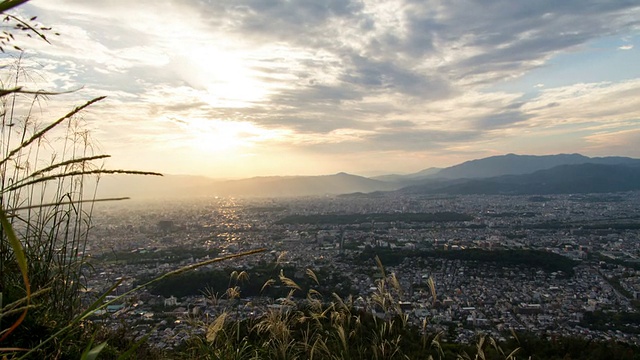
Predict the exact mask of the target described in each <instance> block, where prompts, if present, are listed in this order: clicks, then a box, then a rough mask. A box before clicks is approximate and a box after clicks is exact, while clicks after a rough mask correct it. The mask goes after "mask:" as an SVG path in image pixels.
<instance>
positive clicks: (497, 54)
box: [16, 0, 640, 178]
mask: <svg viewBox="0 0 640 360" xmlns="http://www.w3.org/2000/svg"><path fill="white" fill-rule="evenodd" d="M18 13H19V14H21V15H23V16H24V17H26V18H29V17H31V16H33V15H38V21H39V22H42V23H43V24H46V25H47V26H51V27H52V28H53V31H56V32H59V33H60V36H49V39H50V41H51V44H47V43H45V42H43V41H39V40H38V39H33V40H29V39H26V38H24V37H21V38H20V39H18V42H17V43H16V44H19V45H20V46H21V47H23V48H25V49H26V53H25V60H24V63H25V64H28V65H29V66H30V67H31V68H33V69H35V70H36V71H37V73H38V76H36V78H37V79H38V85H37V86H38V87H39V88H43V89H47V90H55V91H66V90H73V89H78V88H81V89H80V90H78V91H76V92H73V93H71V94H67V95H64V96H60V97H56V98H55V100H54V101H50V102H49V103H48V104H47V106H46V107H44V110H43V111H45V112H46V113H45V117H46V118H51V116H52V115H59V114H64V113H66V112H67V111H68V109H69V108H70V107H72V106H75V105H78V104H80V103H83V102H84V101H86V100H88V99H90V98H92V97H95V96H102V95H106V96H107V99H106V100H104V101H102V102H101V103H98V104H96V105H95V106H93V107H91V108H90V109H89V111H88V112H86V113H85V114H84V115H83V117H84V119H85V121H86V126H87V127H88V128H89V129H91V130H92V136H93V138H94V139H95V140H94V141H95V142H96V143H97V144H99V147H100V149H101V150H102V151H103V152H105V153H109V154H112V155H113V158H112V159H109V161H108V163H107V164H108V165H109V166H110V167H112V168H134V169H139V170H153V171H159V172H163V173H169V174H193V175H205V176H210V177H218V178H241V177H250V176H262V175H319V174H331V173H336V172H339V171H349V172H351V173H356V174H361V175H375V174H381V173H391V172H398V173H408V172H414V171H418V170H421V169H425V168H428V167H432V166H435V167H444V166H450V165H454V164H456V163H460V162H462V161H465V160H470V159H477V158H482V157H487V156H492V155H499V154H505V153H510V152H513V153H519V154H536V155H542V154H554V153H581V154H584V155H587V156H607V155H620V156H630V157H640V147H638V146H637V144H638V143H639V142H640V130H638V129H639V128H640V127H639V121H640V67H638V66H637V64H638V63H640V55H639V53H638V39H640V27H639V25H638V19H639V18H640V4H638V3H637V2H635V1H611V2H602V1H563V2H557V1H536V2H512V1H491V2H483V3H482V4H480V3H477V2H473V1H461V2H440V1H397V0H394V1H329V2H321V1H193V2H181V1H163V2H157V1H149V0H141V1H135V2H131V1H120V0H114V1H106V2H104V1H102V2H94V1H83V0H63V1H50V0H34V1H31V2H29V3H28V4H26V5H25V6H23V7H21V8H20V9H18ZM50 115H51V116H50Z"/></svg>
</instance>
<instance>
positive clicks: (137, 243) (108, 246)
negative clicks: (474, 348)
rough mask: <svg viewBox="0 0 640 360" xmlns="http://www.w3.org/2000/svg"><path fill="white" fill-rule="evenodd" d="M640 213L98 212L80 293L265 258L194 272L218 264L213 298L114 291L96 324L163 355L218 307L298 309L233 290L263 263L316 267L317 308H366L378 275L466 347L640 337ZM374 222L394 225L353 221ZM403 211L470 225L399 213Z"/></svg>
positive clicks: (450, 207)
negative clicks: (511, 340)
mask: <svg viewBox="0 0 640 360" xmlns="http://www.w3.org/2000/svg"><path fill="white" fill-rule="evenodd" d="M637 204H640V193H639V192H628V193H616V194H581V195H546V196H544V197H542V196H482V195H475V196H462V195H460V196H423V197H415V196H411V197H401V196H398V195H397V194H394V195H393V196H391V195H377V196H375V195H371V196H368V195H347V196H326V197H315V198H292V199H240V198H237V199H234V198H211V199H199V200H194V201H187V200H183V201H175V202H166V201H163V202H133V201H130V202H123V203H113V204H107V205H102V204H101V205H100V206H99V207H98V208H97V209H96V210H95V213H94V215H93V226H94V227H93V229H92V232H91V233H90V238H89V240H88V242H87V248H86V250H85V251H86V254H85V255H87V256H89V257H90V263H91V265H92V266H93V270H92V271H91V272H89V273H88V279H89V280H88V282H87V289H86V294H85V297H86V299H87V301H89V300H90V299H95V298H97V297H98V296H99V295H101V294H102V293H103V292H104V291H106V290H107V289H109V288H110V287H111V286H112V285H114V284H116V282H118V281H120V283H119V285H118V286H117V288H116V289H115V290H114V292H113V295H112V296H113V297H112V298H115V297H116V296H118V295H121V294H124V293H126V292H127V291H130V290H132V289H134V288H135V287H136V286H138V285H140V284H141V282H142V281H143V280H149V279H152V278H154V277H158V276H161V275H162V274H164V273H168V272H170V271H173V270H176V269H179V268H181V267H184V266H188V265H191V264H194V263H197V262H199V261H206V260H208V259H211V258H214V257H216V256H224V255H230V254H236V253H241V252H243V251H248V250H252V249H266V250H265V251H263V252H260V253H258V254H254V255H250V256H245V257H240V258H236V259H232V260H229V261H226V262H220V263H215V264H210V265H207V266H204V267H202V268H198V269H195V270H192V272H193V273H199V272H204V273H206V272H214V271H224V274H226V275H227V279H226V280H222V281H219V282H222V284H218V285H220V286H221V287H220V289H221V290H220V291H218V292H216V291H214V288H215V284H214V285H211V284H208V285H207V286H208V287H207V286H205V284H199V286H196V287H195V288H188V289H184V288H182V287H181V286H178V285H176V284H175V283H174V284H173V285H172V284H171V283H169V284H168V285H167V284H165V285H166V286H154V285H151V286H148V287H144V288H142V289H141V290H137V291H134V292H132V293H131V294H130V295H127V296H125V297H118V298H117V301H115V302H114V303H112V304H110V305H109V306H108V307H107V308H106V309H105V310H104V311H103V312H102V313H100V314H99V315H96V316H95V318H94V321H99V322H105V323H107V324H109V326H112V327H113V328H114V329H115V328H117V327H119V326H123V324H126V325H125V326H127V327H129V328H131V329H135V330H134V331H133V334H134V336H137V337H138V338H141V337H143V336H145V335H148V336H150V337H149V339H150V344H153V345H154V346H157V347H160V348H166V349H171V348H173V347H175V346H178V345H179V344H180V343H181V342H183V341H184V340H186V339H188V338H189V337H190V336H193V335H194V334H202V333H203V332H204V331H206V320H207V319H209V321H211V319H215V317H216V316H217V315H218V314H220V313H221V312H222V311H224V310H225V309H228V308H230V307H233V308H234V309H237V311H236V313H235V315H236V316H238V317H239V318H246V317H250V316H251V317H258V316H259V315H260V314H262V313H263V312H264V311H265V309H267V308H268V307H274V306H280V307H282V306H296V305H295V302H296V301H299V300H300V301H301V300H304V299H305V294H304V293H303V291H302V290H303V289H300V291H298V294H294V296H293V297H292V298H291V299H292V301H293V303H287V305H283V298H282V297H280V298H277V297H276V296H280V295H273V294H271V296H270V295H267V294H266V293H265V291H262V290H264V289H262V290H260V291H256V290H252V288H255V287H256V286H257V288H258V289H260V287H262V285H263V284H262V283H260V284H257V285H256V284H254V285H250V284H246V285H243V284H242V283H241V282H238V279H237V273H239V272H242V271H245V272H246V273H247V274H248V278H249V279H250V280H248V281H247V282H248V283H250V282H252V281H253V282H255V281H257V280H258V278H256V279H254V278H253V277H254V275H255V272H256V271H258V270H256V269H258V268H264V267H265V264H273V266H274V267H279V268H283V269H285V271H286V272H285V273H284V275H285V276H286V277H287V278H291V279H292V280H294V281H296V282H299V283H301V284H302V282H304V278H305V277H306V276H305V275H306V272H307V269H310V270H311V271H312V272H313V273H316V274H323V276H318V278H319V279H318V284H317V285H315V288H316V289H318V290H319V292H320V293H321V294H322V296H323V301H331V300H332V293H338V294H339V296H341V297H342V298H347V297H349V298H350V299H352V301H353V305H354V306H355V307H358V308H361V309H364V310H365V311H368V312H371V313H373V314H374V315H376V311H379V310H378V309H377V308H376V306H374V305H373V303H374V302H373V300H372V297H373V296H374V295H375V292H376V280H379V279H380V278H381V275H380V274H381V270H383V271H386V273H388V274H393V275H394V276H395V278H397V279H398V282H399V285H400V287H401V291H400V292H401V295H399V296H398V298H397V300H398V301H399V305H400V307H401V310H402V311H403V313H404V314H406V315H407V318H408V321H409V322H410V323H411V324H413V325H415V326H421V324H423V323H424V324H426V325H425V328H424V331H428V332H434V333H438V332H442V333H443V334H445V335H444V337H443V338H444V341H450V342H459V343H460V342H469V341H472V340H473V339H474V337H475V336H477V335H478V334H479V333H481V334H487V335H490V336H492V337H493V338H495V339H502V340H504V338H505V336H509V335H508V334H509V333H510V332H511V331H518V332H532V333H535V334H539V335H545V336H554V335H555V336H571V335H575V336H580V337H582V338H585V339H593V340H615V341H623V342H628V343H631V344H640V337H638V333H640V322H639V321H638V315H637V314H638V309H639V306H640V302H638V299H639V297H640V272H639V271H640V262H638V258H639V256H640V250H638V249H637V246H636V245H635V244H636V243H637V241H638V240H639V239H638V228H640V222H639V221H638V220H639V219H640V208H639V207H638V205H637ZM381 214H382V215H389V218H390V219H393V220H394V221H386V222H385V221H380V220H378V221H375V220H371V221H363V220H362V218H363V217H368V218H372V219H375V218H381V216H380V215H381ZM407 214H418V215H420V214H422V215H428V214H449V215H451V214H460V215H465V216H467V218H466V219H465V220H464V221H447V220H448V219H446V218H445V219H444V220H443V219H440V220H441V221H429V220H432V219H430V218H429V216H426V217H425V219H424V221H416V219H417V217H415V216H414V217H407V219H409V220H407V221H402V220H398V215H399V216H400V218H402V217H403V216H404V215H407ZM291 215H297V217H295V218H292V217H291ZM354 215H362V216H354ZM391 215H394V216H391ZM305 216H306V217H305ZM341 218H342V219H343V220H344V221H342V220H336V219H341ZM287 219H289V220H287ZM294 219H295V220H294ZM305 219H306V220H305ZM322 219H325V220H322ZM345 219H346V220H345ZM383 219H384V217H383ZM452 219H453V220H456V219H455V218H452ZM418 220H420V219H418ZM541 252H543V255H542V256H534V255H537V254H540V253H541ZM465 254H472V255H471V256H469V255H465ZM473 254H475V256H474V255H473ZM478 254H480V256H478ZM487 254H494V255H487ZM376 256H378V258H379V259H380V261H381V262H382V265H383V267H384V269H379V266H378V265H377V264H376V261H375V260H374V258H375V257H376ZM538 258H539V259H538ZM522 259H527V260H525V261H524V262H520V261H521V260H522ZM529 259H530V260H531V261H529ZM540 259H541V260H540ZM538 260H540V261H538ZM234 272H235V274H236V275H235V276H236V278H235V279H233V276H234ZM252 272H253V273H252ZM178 276H184V275H182V274H181V275H178ZM234 280H235V281H234ZM276 280H277V279H276ZM184 281H186V280H184ZM184 281H183V282H184ZM430 282H431V283H432V284H433V289H432V291H430V288H429V283H430ZM323 283H327V284H324V285H323ZM236 284H237V288H235V285H236ZM172 286H173V288H172ZM227 287H229V288H235V289H236V291H238V294H236V297H237V298H238V299H235V300H234V299H232V298H231V297H229V296H228V295H229V294H228V291H227V292H225V289H227ZM303 287H304V286H303ZM207 290H208V291H207ZM243 290H244V291H245V292H244V293H243ZM161 294H162V295H161ZM618 314H624V316H622V319H623V320H621V319H620V318H621V317H619V316H616V315H618ZM378 315H379V316H383V314H378ZM148 332H152V333H151V334H147V333H148Z"/></svg>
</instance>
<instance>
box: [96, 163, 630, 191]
mask: <svg viewBox="0 0 640 360" xmlns="http://www.w3.org/2000/svg"><path fill="white" fill-rule="evenodd" d="M629 190H640V159H633V158H628V157H616V156H611V157H587V156H583V155H580V154H558V155H545V156H533V155H515V154H507V155H500V156H492V157H488V158H483V159H477V160H471V161H467V162H464V163H461V164H458V165H454V166H451V167H447V168H427V169H425V170H422V171H419V172H416V173H412V174H405V175H399V174H390V175H383V176H377V177H375V178H367V177H362V176H357V175H351V174H347V173H338V174H334V175H322V176H271V177H254V178H247V179H240V180H215V179H211V178H207V177H203V176H187V175H167V176H163V177H148V176H114V177H105V178H104V179H102V180H101V182H100V186H99V190H98V196H99V197H115V196H131V197H134V198H160V199H162V198H187V197H203V196H241V197H298V196H318V195H337V194H349V193H371V192H379V191H387V192H388V191H399V192H400V193H403V194H435V193H443V194H558V193H587V192H616V191H629Z"/></svg>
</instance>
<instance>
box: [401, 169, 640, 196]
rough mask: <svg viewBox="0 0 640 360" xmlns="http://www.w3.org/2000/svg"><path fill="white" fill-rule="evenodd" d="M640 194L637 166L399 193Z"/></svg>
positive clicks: (470, 182)
mask: <svg viewBox="0 0 640 360" xmlns="http://www.w3.org/2000/svg"><path fill="white" fill-rule="evenodd" d="M632 190H640V165H635V164H634V165H603V164H593V163H586V164H576V165H560V166H556V167H554V168H551V169H545V170H539V171H536V172H534V173H531V174H523V175H502V176H497V177H491V178H476V179H459V180H457V181H454V182H444V183H443V182H442V181H433V182H429V183H424V184H422V185H416V186H410V187H406V188H403V189H401V190H399V192H401V193H404V194H434V193H438V194H457V195H463V194H464V195H470V194H483V195H533V194H536V195H546V194H580V193H605V192H620V191H632Z"/></svg>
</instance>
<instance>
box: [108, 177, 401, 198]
mask: <svg viewBox="0 0 640 360" xmlns="http://www.w3.org/2000/svg"><path fill="white" fill-rule="evenodd" d="M399 188H400V186H399V185H397V184H395V183H388V182H384V181H379V180H375V179H369V178H366V177H362V176H357V175H351V174H347V173H338V174H334V175H320V176H268V177H254V178H248V179H240V180H224V181H221V180H215V179H211V178H207V177H202V176H185V175H167V176H163V177H131V176H127V177H111V178H104V179H102V180H101V184H100V187H99V189H98V195H99V196H100V197H119V196H131V197H134V198H143V199H148V198H160V199H161V198H193V197H205V196H240V197H299V196H320V195H339V194H345V193H354V192H367V193H368V192H374V191H391V190H397V189H399Z"/></svg>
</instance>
